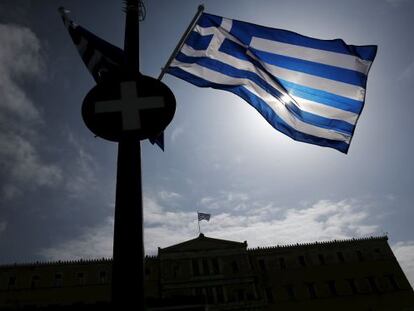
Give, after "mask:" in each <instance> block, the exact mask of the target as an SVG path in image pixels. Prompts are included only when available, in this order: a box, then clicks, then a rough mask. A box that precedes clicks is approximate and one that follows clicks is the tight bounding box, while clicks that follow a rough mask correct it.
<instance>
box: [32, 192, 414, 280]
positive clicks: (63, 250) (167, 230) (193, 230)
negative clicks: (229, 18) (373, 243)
mask: <svg viewBox="0 0 414 311" xmlns="http://www.w3.org/2000/svg"><path fill="white" fill-rule="evenodd" d="M233 198H234V197H233ZM212 199H214V198H207V197H206V198H204V202H210V200H212ZM201 201H203V199H202V200H201ZM250 203H251V205H252V206H253V205H254V206H256V207H255V208H254V209H251V210H249V211H248V212H247V213H245V214H241V213H239V212H237V211H236V212H234V213H230V212H224V213H216V214H213V215H212V217H211V219H210V221H209V222H205V221H203V222H201V227H202V231H203V232H204V233H205V234H206V235H207V236H210V237H214V238H220V239H228V240H234V241H245V240H246V241H247V242H248V245H249V247H250V248H252V247H257V246H272V245H283V244H295V243H304V242H314V241H327V240H334V239H349V238H352V237H362V236H370V235H375V234H377V232H378V230H379V228H378V227H377V226H376V225H374V224H371V223H370V220H371V219H372V217H371V216H370V215H372V213H373V212H376V213H378V211H373V210H372V208H373V207H372V206H371V205H370V204H365V203H364V202H362V201H359V200H342V201H329V200H320V201H318V202H315V203H313V204H307V205H305V206H304V207H302V208H291V209H288V210H285V211H283V210H281V209H280V208H275V207H274V206H273V205H272V204H271V203H269V202H268V203H267V204H264V205H261V204H255V203H254V202H250ZM144 220H145V224H144V228H145V230H144V240H145V250H146V254H153V255H154V254H157V248H158V247H167V246H170V245H174V244H176V243H180V242H183V241H185V240H188V239H192V238H194V237H196V236H197V235H198V227H197V219H196V213H195V212H193V211H191V212H188V211H181V210H176V211H171V210H168V209H167V208H166V207H165V206H163V205H161V204H160V203H159V201H157V199H154V198H149V197H145V198H144ZM112 238H113V220H112V218H109V219H107V220H106V221H105V223H103V224H102V225H99V226H96V227H92V228H87V229H86V230H85V232H84V233H83V234H81V235H80V236H79V237H77V238H76V239H73V240H69V241H66V242H63V243H61V244H60V245H58V246H56V247H52V248H49V249H45V250H42V251H41V252H40V253H41V255H42V256H43V257H45V258H46V259H50V260H63V259H80V258H101V257H111V256H112ZM392 248H393V251H394V253H395V255H396V257H397V258H398V260H399V262H400V263H401V265H402V267H403V269H404V271H405V272H406V274H407V277H408V278H409V279H410V280H414V241H409V242H398V243H396V244H395V245H394V246H393V247H392Z"/></svg>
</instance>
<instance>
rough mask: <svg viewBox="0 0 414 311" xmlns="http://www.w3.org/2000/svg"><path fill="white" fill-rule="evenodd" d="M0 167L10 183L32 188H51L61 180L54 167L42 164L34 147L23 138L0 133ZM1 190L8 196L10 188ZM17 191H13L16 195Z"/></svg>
mask: <svg viewBox="0 0 414 311" xmlns="http://www.w3.org/2000/svg"><path fill="white" fill-rule="evenodd" d="M0 165H1V167H2V168H3V170H4V171H5V172H6V174H7V176H8V177H9V180H10V181H13V182H17V183H20V184H21V183H23V184H26V185H28V184H30V185H32V186H33V185H34V186H53V185H55V184H56V183H57V182H59V181H60V180H61V179H62V175H61V170H60V169H59V168H58V167H57V166H56V165H49V164H46V163H44V162H43V161H42V160H41V159H40V157H39V154H38V151H37V149H36V147H35V146H34V145H33V144H32V143H31V142H30V141H28V140H27V139H26V138H25V137H23V136H20V135H17V134H14V133H0ZM8 187H9V188H8V190H7V189H3V191H6V192H8V193H9V194H10V190H11V189H12V188H11V187H13V186H10V185H9V186H8ZM18 191H19V190H18V189H17V188H15V189H14V190H13V192H14V194H16V193H17V192H18Z"/></svg>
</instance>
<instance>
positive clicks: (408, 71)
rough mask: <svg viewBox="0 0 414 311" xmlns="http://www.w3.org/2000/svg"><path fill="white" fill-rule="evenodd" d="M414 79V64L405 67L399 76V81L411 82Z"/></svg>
mask: <svg viewBox="0 0 414 311" xmlns="http://www.w3.org/2000/svg"><path fill="white" fill-rule="evenodd" d="M413 77H414V62H412V63H411V64H409V65H408V66H407V67H405V69H404V71H403V72H402V73H401V74H400V75H399V76H398V78H397V80H398V81H405V80H409V79H411V78H413Z"/></svg>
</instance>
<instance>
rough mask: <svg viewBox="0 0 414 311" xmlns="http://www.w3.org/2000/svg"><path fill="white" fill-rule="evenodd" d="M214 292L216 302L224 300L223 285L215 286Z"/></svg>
mask: <svg viewBox="0 0 414 311" xmlns="http://www.w3.org/2000/svg"><path fill="white" fill-rule="evenodd" d="M216 294H217V302H218V303H223V302H224V292H223V286H217V287H216Z"/></svg>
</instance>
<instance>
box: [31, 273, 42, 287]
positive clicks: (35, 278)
mask: <svg viewBox="0 0 414 311" xmlns="http://www.w3.org/2000/svg"><path fill="white" fill-rule="evenodd" d="M39 280H40V277H39V276H38V275H33V276H32V282H31V283H30V288H31V289H35V288H38V286H39Z"/></svg>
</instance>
